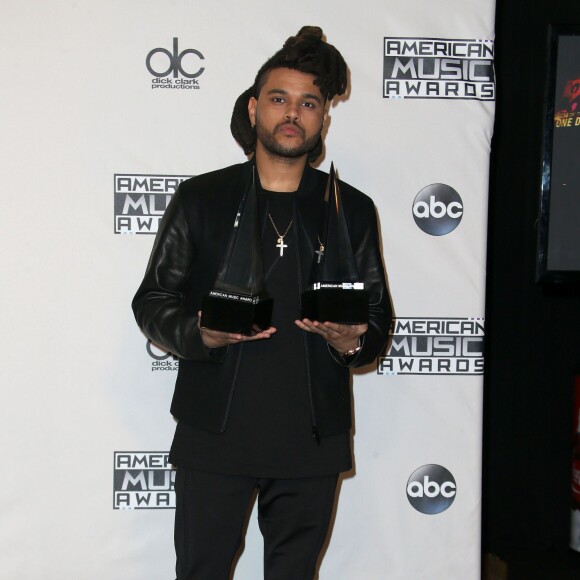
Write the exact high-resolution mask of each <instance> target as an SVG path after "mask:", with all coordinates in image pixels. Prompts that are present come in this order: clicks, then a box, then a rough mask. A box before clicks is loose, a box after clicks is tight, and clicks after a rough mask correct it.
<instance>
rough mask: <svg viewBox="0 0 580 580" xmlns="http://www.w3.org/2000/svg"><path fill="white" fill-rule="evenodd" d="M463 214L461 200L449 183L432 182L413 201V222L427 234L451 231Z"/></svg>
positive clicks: (436, 234)
mask: <svg viewBox="0 0 580 580" xmlns="http://www.w3.org/2000/svg"><path fill="white" fill-rule="evenodd" d="M462 216H463V202H462V201H461V197H459V194H458V193H457V192H456V191H455V190H454V189H453V188H452V187H449V185H445V184H444V183H432V184H431V185H428V186H427V187H424V188H423V189H422V190H421V191H420V192H419V193H418V194H417V197H415V200H414V201H413V218H414V219H415V223H416V224H417V225H418V226H419V227H420V228H421V229H422V230H423V231H424V232H425V233H427V234H430V235H432V236H444V235H445V234H448V233H449V232H452V231H453V230H454V229H455V228H456V227H457V226H458V225H459V222H460V221H461V218H462Z"/></svg>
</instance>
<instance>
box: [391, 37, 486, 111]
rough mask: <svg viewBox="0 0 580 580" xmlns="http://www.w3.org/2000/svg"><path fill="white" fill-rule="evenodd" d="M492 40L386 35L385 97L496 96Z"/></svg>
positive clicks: (474, 98)
mask: <svg viewBox="0 0 580 580" xmlns="http://www.w3.org/2000/svg"><path fill="white" fill-rule="evenodd" d="M493 61H494V42H493V40H476V39H447V38H410V37H385V38H384V43H383V98H385V99H473V100H478V101H493V100H494V99H495V72H494V68H493Z"/></svg>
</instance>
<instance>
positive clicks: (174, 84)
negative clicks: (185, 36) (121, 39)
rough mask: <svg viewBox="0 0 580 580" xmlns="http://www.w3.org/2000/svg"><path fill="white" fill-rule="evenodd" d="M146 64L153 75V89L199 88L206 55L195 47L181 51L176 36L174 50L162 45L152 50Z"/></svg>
mask: <svg viewBox="0 0 580 580" xmlns="http://www.w3.org/2000/svg"><path fill="white" fill-rule="evenodd" d="M145 66H146V67H147V70H148V71H149V73H150V74H151V76H152V77H153V79H152V81H151V88H152V89H188V90H192V89H199V88H200V86H201V85H200V84H199V77H200V76H201V75H202V74H203V71H204V70H205V56H204V55H203V54H202V53H201V52H200V51H199V50H197V49H195V48H186V49H185V50H181V51H180V50H179V39H178V38H174V39H173V46H172V50H169V49H167V48H164V47H161V46H160V47H157V48H154V49H152V50H150V51H149V53H148V54H147V57H146V58H145Z"/></svg>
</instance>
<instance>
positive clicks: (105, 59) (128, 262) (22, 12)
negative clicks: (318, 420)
mask: <svg viewBox="0 0 580 580" xmlns="http://www.w3.org/2000/svg"><path fill="white" fill-rule="evenodd" d="M0 8H1V18H0V42H1V44H2V64H3V66H2V70H3V81H2V89H1V92H0V99H1V101H0V104H1V105H2V106H1V109H0V122H1V131H0V156H1V159H2V163H1V169H0V171H1V176H2V184H3V188H2V200H3V204H4V206H5V207H6V208H7V211H6V214H5V220H4V223H3V225H2V228H1V229H0V241H1V247H2V253H3V258H2V263H3V274H2V284H1V287H0V293H1V301H0V308H1V315H2V317H1V320H2V332H1V349H2V353H3V355H4V359H3V364H2V387H1V391H0V392H1V401H0V403H1V404H0V429H1V431H2V432H1V437H0V446H1V447H0V448H1V450H2V456H3V457H4V469H3V477H2V484H1V485H0V511H1V513H2V518H1V519H0V545H1V546H2V556H1V559H2V572H1V573H0V576H1V577H2V578H6V579H10V580H20V579H26V580H32V579H34V580H41V579H50V580H53V579H57V578H58V579H59V580H68V579H71V580H72V579H74V580H78V579H79V578H82V579H101V578H107V579H109V580H116V579H119V580H120V579H121V578H122V579H124V580H127V579H135V580H149V579H150V580H158V579H159V578H173V575H172V573H173V572H172V571H173V546H172V533H173V532H172V520H173V510H172V509H132V510H128V509H118V508H123V507H127V505H134V506H135V505H136V502H137V501H138V497H139V498H140V501H141V502H142V503H141V505H140V506H139V507H140V508H143V507H148V508H153V507H154V506H156V505H157V504H160V507H163V506H164V505H165V503H164V502H165V501H166V500H167V499H168V498H169V499H168V501H169V502H170V503H171V501H172V492H171V490H170V489H169V490H168V489H167V488H170V487H171V485H170V481H169V480H166V479H165V478H166V472H165V471H164V470H163V456H164V454H165V453H166V452H167V450H168V448H169V444H170V441H171V437H172V434H173V429H174V425H175V424H174V421H173V419H172V417H171V416H170V415H169V402H170V399H171V395H172V390H173V383H174V380H175V376H176V372H175V369H176V366H177V365H176V361H175V360H174V359H173V358H172V357H167V355H165V353H162V352H160V351H158V350H156V349H155V348H150V350H149V351H148V350H147V343H146V340H145V339H144V337H143V336H142V335H141V334H140V332H139V331H138V329H137V327H136V325H135V323H134V321H133V318H132V313H131V310H130V301H131V298H132V295H133V293H134V292H135V290H136V288H137V286H138V284H139V283H140V280H141V277H142V275H143V272H144V269H145V265H146V261H147V257H148V254H149V251H150V249H151V245H152V242H153V236H152V235H121V234H119V233H115V232H116V230H119V229H120V230H121V231H123V230H125V231H126V230H127V224H128V223H131V227H133V228H136V227H138V220H137V218H133V219H132V221H131V219H129V220H127V215H135V216H139V217H140V218H142V221H141V224H147V223H149V218H148V217H147V215H142V214H144V211H143V210H146V212H145V213H149V214H152V216H153V218H154V216H155V215H160V213H162V208H163V207H164V203H165V201H166V195H171V193H172V192H173V190H172V188H171V183H172V182H171V181H169V182H168V181H166V180H165V178H158V179H155V178H154V177H155V176H169V179H177V180H179V179H181V178H183V176H189V175H195V174H199V173H202V172H205V171H209V170H212V169H216V168H219V167H222V166H225V165H229V164H232V163H236V162H240V161H243V160H244V156H243V153H242V151H241V150H240V149H239V147H238V146H237V144H236V143H235V142H234V140H233V139H232V138H231V136H230V133H229V121H230V115H231V110H232V107H233V103H234V101H235V99H236V98H237V96H238V95H239V94H240V93H241V92H242V91H243V90H245V89H246V88H247V87H249V86H250V84H251V83H252V81H253V78H254V75H255V73H256V71H257V69H258V68H259V66H260V65H261V64H262V63H263V62H264V61H265V60H266V59H267V58H268V57H269V56H270V55H271V54H273V53H274V52H275V51H276V50H277V49H278V48H280V47H281V45H282V43H283V41H284V40H285V39H286V38H287V37H288V36H290V35H291V34H294V33H296V32H297V31H298V29H299V28H300V27H301V26H302V25H304V24H317V25H319V26H321V27H322V28H323V30H324V32H325V34H326V36H327V38H328V41H329V42H330V43H332V44H335V45H336V46H337V48H338V49H339V50H340V51H341V52H342V54H343V56H344V57H345V60H346V61H347V63H348V65H349V68H350V72H351V81H352V86H351V90H350V93H349V94H348V98H347V99H346V100H342V101H341V102H338V103H335V106H333V108H332V109H331V110H330V128H329V131H328V135H327V139H326V152H325V157H324V159H323V161H322V163H321V165H320V166H321V168H322V169H328V167H329V165H330V161H331V160H333V161H334V163H335V165H336V167H337V169H338V171H339V173H340V176H341V178H342V179H344V180H345V181H348V182H350V183H352V184H353V185H355V186H356V187H358V188H359V189H361V190H363V191H365V192H367V193H368V194H369V195H371V196H372V197H373V199H374V200H375V203H376V205H377V207H378V209H379V215H380V221H381V229H382V236H383V245H384V258H385V264H386V267H387V270H388V275H389V282H390V288H391V292H392V297H393V302H394V306H395V311H396V315H397V317H398V322H397V323H396V324H395V326H394V335H395V338H394V347H393V349H394V350H392V351H391V356H390V357H389V358H387V359H386V360H381V361H379V366H378V371H377V368H372V369H369V370H368V372H367V373H364V374H358V375H357V376H356V377H355V379H354V397H355V409H356V433H355V437H354V446H355V456H356V473H355V474H350V476H349V477H347V478H346V479H345V480H344V481H343V483H342V486H341V494H340V500H339V509H338V512H337V516H336V520H335V525H334V530H333V534H332V541H331V543H330V546H329V548H328V551H327V554H326V557H325V559H324V561H323V564H322V567H321V570H320V577H321V578H332V579H335V580H350V579H354V578H356V579H358V578H364V579H365V580H367V579H368V580H374V579H382V578H389V579H405V580H417V579H419V578H429V579H438V580H439V579H440V580H449V579H457V580H469V579H474V578H479V545H480V543H479V530H480V507H481V506H480V495H481V494H480V480H481V467H480V463H481V412H482V376H481V370H482V367H481V341H482V335H483V330H482V329H483V313H484V287H485V284H484V280H485V247H486V239H485V232H486V215H487V175H488V161H489V147H490V139H491V131H492V124H493V114H494V103H493V99H492V98H491V97H490V95H491V96H492V95H493V81H492V80H489V79H488V80H487V82H486V78H487V77H489V76H490V73H489V71H490V69H489V66H488V64H489V62H488V61H489V54H485V53H478V48H477V47H478V46H479V47H480V48H481V46H484V45H485V46H487V47H489V46H492V44H493V18H494V5H493V0H486V1H485V2H483V1H481V0H407V1H406V2H395V1H394V0H383V1H380V2H379V1H378V0H373V1H372V2H371V1H369V2H367V3H364V4H361V3H350V4H342V5H340V7H338V5H337V4H335V3H333V2H327V1H324V0H321V1H319V2H316V3H313V2H309V1H307V0H296V1H295V2H293V3H292V4H291V5H287V6H279V5H277V4H275V3H272V2H267V1H266V0H249V1H248V2H246V3H233V2H231V3H227V4H226V3H216V2H210V1H209V0H203V1H202V0H198V1H194V0H189V1H185V0H171V1H168V2H154V1H152V0H139V1H137V0H124V1H122V2H118V1H117V2H114V1H113V0H102V1H101V2H98V3H96V2H89V1H86V0H84V1H83V0H80V1H79V0H54V1H53V2H49V3H47V2H40V1H29V2H15V1H11V0H0ZM174 38H175V39H177V42H178V47H179V49H178V50H179V52H181V51H184V50H186V49H194V50H196V51H197V53H191V52H188V53H185V54H184V55H183V58H182V60H181V65H182V68H183V71H184V72H185V73H186V74H193V73H195V72H197V71H199V69H200V68H201V67H203V68H204V70H203V72H201V73H200V74H199V76H197V77H196V79H194V80H196V81H197V83H198V85H197V86H198V88H190V89H184V88H172V89H168V88H153V87H154V86H155V84H156V83H154V82H153V81H154V80H155V79H157V78H164V79H171V80H172V82H173V85H174V86H175V87H177V86H180V85H179V84H178V81H181V82H182V83H183V82H185V81H184V79H187V77H186V76H184V75H183V74H181V73H178V75H177V77H173V76H172V74H169V75H168V76H167V77H155V76H154V74H152V73H151V72H150V71H149V70H148V68H147V66H146V58H147V55H148V54H149V53H150V51H152V50H154V49H156V48H162V49H166V50H168V51H169V52H170V53H171V52H172V51H173V42H174V41H173V39H174ZM385 38H391V39H399V38H406V39H408V47H410V48H408V50H407V53H406V55H405V56H404V57H403V56H400V59H403V58H404V59H403V60H399V61H396V56H394V54H393V53H392V51H391V52H389V51H387V52H388V54H387V57H388V58H387V59H385V46H386V45H385ZM413 39H414V40H413ZM418 39H431V40H423V44H420V41H419V40H418ZM433 39H437V40H438V42H439V44H438V45H437V46H438V48H437V49H435V48H434V46H435V45H434V41H433ZM474 39H482V40H483V41H487V44H485V43H483V44H482V43H478V41H477V40H474ZM449 40H456V41H458V42H456V43H449V42H448V41H449ZM466 40H469V42H465V41H466ZM390 46H391V47H392V46H393V45H390ZM466 47H467V48H466ZM389 50H390V49H389ZM434 50H435V51H437V50H438V51H439V52H435V53H433V51H434ZM409 51H410V52H409ZM413 51H415V54H412V53H413ZM466 51H467V52H466ZM421 52H422V54H420V53H421ZM201 57H203V59H202V58H201ZM422 58H423V59H424V60H421V59H422ZM409 59H410V60H409ZM446 59H447V60H446ZM477 59H479V61H478V62H477V63H475V64H476V66H475V68H474V67H471V68H470V65H469V62H471V61H474V60H477ZM444 61H445V62H444ZM397 62H398V63H399V64H396V63H397ZM385 63H386V64H385ZM393 63H395V69H394V70H393V68H392V66H391V65H393ZM409 63H410V64H409ZM150 64H151V68H152V69H153V71H154V72H155V71H156V72H157V74H161V73H163V72H164V70H163V69H167V67H168V66H169V59H168V57H167V56H166V55H165V56H164V54H163V53H161V52H156V53H154V54H153V56H152V57H151V61H150ZM397 67H399V68H397ZM401 67H402V69H401ZM429 67H431V68H429ZM433 67H434V68H433ZM478 67H479V68H478ZM403 69H404V70H403ZM385 71H386V72H385ZM405 71H406V72H405ZM458 71H459V72H458ZM466 74H467V75H470V86H469V87H467V89H466V87H465V84H464V83H463V82H457V83H456V85H449V84H445V81H444V79H445V76H447V79H448V81H449V79H451V81H450V82H454V81H456V80H458V79H459V77H460V76H462V75H466ZM384 75H386V76H388V77H389V79H390V80H393V79H399V80H400V83H401V84H400V86H401V87H403V88H404V87H405V86H407V85H405V79H404V77H405V75H407V76H409V75H410V76H411V77H413V76H414V77H415V78H411V80H412V81H413V82H417V81H421V83H422V84H421V90H422V91H427V90H429V91H430V98H398V99H395V98H385V97H384V96H383V88H384V80H385V77H384ZM389 75H390V76H389ZM427 77H429V78H427ZM427 82H430V83H432V84H431V85H430V88H429V87H428V85H427V84H426V83H427ZM181 86H185V85H183V84H182V85H181ZM189 86H194V84H190V85H189ZM390 86H392V85H390ZM490 87H491V88H490ZM445 90H447V93H448V94H447V95H445ZM465 91H467V92H468V94H471V92H473V91H476V92H477V94H478V95H479V96H480V97H481V96H482V94H483V99H482V98H476V99H473V98H462V97H465V96H466V95H465V94H464V93H465ZM482 91H483V93H482ZM437 92H439V96H440V97H441V96H447V97H448V98H434V96H436V93H437ZM411 93H412V89H411ZM391 95H392V93H391ZM127 175H128V176H133V177H129V179H126V180H125V181H123V179H122V178H121V179H120V180H119V179H118V178H116V177H115V176H127ZM134 176H140V177H137V178H135V177H134ZM137 182H138V183H137ZM139 183H140V185H139ZM430 184H446V185H448V186H450V187H451V188H453V190H455V192H456V193H457V194H458V196H459V198H460V200H461V201H460V205H455V206H454V207H455V214H454V215H455V217H456V219H455V220H454V221H453V220H451V221H452V222H453V225H455V226H457V227H455V229H453V230H452V231H450V232H449V233H447V234H446V235H437V236H435V235H430V234H429V233H426V232H425V231H423V230H422V229H421V227H420V225H418V224H417V223H416V221H417V222H419V224H426V227H427V228H428V227H429V224H431V226H436V225H437V224H438V223H440V222H438V221H437V218H435V217H433V215H431V218H429V219H426V218H418V219H417V220H415V219H414V217H413V204H414V200H415V197H416V196H417V194H419V192H420V191H421V190H423V188H425V187H426V186H428V185H430ZM145 189H148V191H145ZM129 191H133V194H132V195H128V192H129ZM135 192H136V193H135ZM143 193H146V196H145V197H144V198H142V197H141V195H142V194H143ZM153 198H154V199H153ZM128 199H130V200H131V202H128V201H127V200H128ZM426 199H427V201H428V199H429V198H426ZM438 199H439V198H434V201H436V202H437V201H438ZM152 200H153V201H152ZM143 203H146V204H147V205H146V206H144V205H143ZM439 203H443V202H441V201H439ZM427 206H428V203H427ZM427 206H422V207H423V210H424V209H425V207H427ZM438 207H441V206H432V207H431V210H433V209H435V214H436V213H437V211H438V210H437V208H438ZM457 208H461V210H460V211H459V210H458V209H457ZM447 209H449V207H448V208H447ZM416 210H417V207H416ZM156 211H157V212H158V213H157V214H155V212H156ZM115 216H117V218H116V217H115ZM457 216H459V217H457ZM119 219H120V221H118V220H119ZM459 220H460V222H459ZM151 223H152V224H153V227H154V223H155V219H153V220H152V221H151ZM457 224H458V225H457ZM141 227H144V228H146V226H144V225H142V226H141ZM428 321H431V324H430V325H429V326H428V325H427V322H428ZM466 321H467V322H468V324H465V322H466ZM461 322H463V324H461ZM162 365H164V366H162ZM405 369H407V370H405ZM409 369H410V371H411V372H412V373H417V372H419V369H421V371H420V372H419V374H409ZM453 369H456V370H457V371H458V373H459V374H452V371H453ZM393 371H398V374H392V372H393ZM129 452H131V453H133V455H130V454H129ZM115 454H120V455H115ZM143 454H149V455H143ZM151 454H153V455H151ZM155 454H157V456H156V455H155ZM115 458H117V461H118V463H116V464H115ZM143 458H146V459H147V460H148V463H147V464H144V463H141V464H134V463H131V462H132V461H139V460H142V459H143ZM127 462H129V463H127ZM430 464H436V465H440V466H443V467H445V468H446V469H447V470H448V471H449V472H450V474H451V475H452V477H453V478H454V481H455V485H456V488H449V487H447V488H446V489H447V490H449V489H454V490H455V491H456V493H455V494H448V495H449V498H448V499H449V500H452V503H451V505H450V506H449V507H448V509H446V510H445V511H442V512H441V513H436V514H425V513H421V512H420V511H417V510H416V509H415V508H414V507H413V506H412V505H411V503H410V502H409V501H408V498H407V486H408V481H409V478H410V477H411V475H412V474H413V473H414V472H415V470H417V469H418V468H420V467H422V466H425V465H430ZM128 466H130V467H134V468H135V469H134V470H132V471H128V470H127V467H128ZM156 466H160V467H161V469H158V470H156V473H150V471H152V470H155V467H156ZM116 468H117V469H116ZM115 477H116V479H115ZM421 481H423V483H425V480H424V479H423V480H421ZM411 489H412V490H414V493H415V495H417V489H418V488H417V487H416V485H415V487H411ZM429 489H431V490H432V489H433V488H429ZM114 490H117V491H119V492H122V493H123V492H124V493H126V495H114ZM139 492H141V495H139ZM167 492H169V493H167ZM127 494H128V495H127ZM433 495H435V494H433ZM429 499H432V500H433V501H432V502H431V504H430V505H434V502H435V501H436V500H437V499H441V498H440V497H439V498H427V500H429ZM127 502H129V503H127ZM145 502H149V504H148V505H147V504H146V503H145ZM448 503H449V502H448ZM427 504H429V501H427ZM261 561H262V555H261V538H260V535H259V531H258V529H257V525H256V523H255V518H254V517H253V518H252V520H251V522H250V525H249V530H248V535H247V539H246V548H245V551H244V553H243V555H242V557H241V559H240V562H239V563H238V566H237V569H236V575H235V577H236V578H239V579H241V580H254V579H256V578H260V577H261Z"/></svg>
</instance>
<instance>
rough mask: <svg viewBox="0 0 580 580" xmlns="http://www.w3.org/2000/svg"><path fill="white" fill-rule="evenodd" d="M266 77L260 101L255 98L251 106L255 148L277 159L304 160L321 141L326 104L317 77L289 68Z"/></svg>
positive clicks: (277, 69)
mask: <svg viewBox="0 0 580 580" xmlns="http://www.w3.org/2000/svg"><path fill="white" fill-rule="evenodd" d="M266 75H267V76H266V80H265V83H264V85H263V86H262V90H261V91H260V94H259V96H258V99H255V98H254V97H252V98H251V99H250V101H249V103H248V114H249V116H250V122H251V123H252V125H255V127H256V134H257V137H258V142H257V144H256V147H257V149H259V148H260V147H262V148H263V149H265V150H266V152H268V153H270V154H272V155H276V156H278V157H284V158H298V157H302V156H304V155H306V154H307V153H308V152H309V151H311V150H312V149H314V147H315V145H316V144H317V143H318V140H319V139H320V133H321V131H322V126H323V124H324V121H325V119H326V110H325V104H326V101H325V99H324V97H323V96H322V93H321V92H320V89H319V88H318V87H317V86H316V85H315V84H314V79H315V77H314V75H311V74H307V73H301V72H299V71H297V70H293V69H288V68H275V69H272V70H271V71H269V72H268V73H266Z"/></svg>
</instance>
